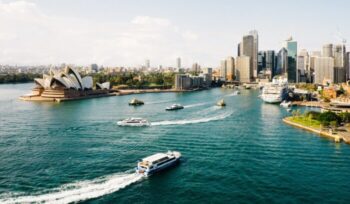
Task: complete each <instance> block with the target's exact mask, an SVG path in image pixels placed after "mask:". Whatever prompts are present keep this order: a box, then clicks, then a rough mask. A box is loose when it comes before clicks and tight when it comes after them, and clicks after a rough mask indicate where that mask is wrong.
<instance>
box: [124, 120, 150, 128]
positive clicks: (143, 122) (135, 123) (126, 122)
mask: <svg viewBox="0 0 350 204" xmlns="http://www.w3.org/2000/svg"><path fill="white" fill-rule="evenodd" d="M117 124H118V125H119V126H137V127H141V126H149V125H150V123H149V122H148V121H147V120H145V119H142V118H127V119H125V120H121V121H118V122H117Z"/></svg>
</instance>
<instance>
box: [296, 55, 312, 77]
mask: <svg viewBox="0 0 350 204" xmlns="http://www.w3.org/2000/svg"><path fill="white" fill-rule="evenodd" d="M297 70H298V72H297V74H298V75H297V77H298V82H307V81H308V80H307V79H308V75H309V74H310V70H309V53H308V52H307V50H305V49H302V50H301V51H300V52H299V54H298V58H297Z"/></svg>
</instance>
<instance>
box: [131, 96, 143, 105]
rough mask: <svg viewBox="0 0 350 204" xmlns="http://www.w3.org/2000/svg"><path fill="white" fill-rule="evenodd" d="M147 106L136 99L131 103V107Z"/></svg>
mask: <svg viewBox="0 0 350 204" xmlns="http://www.w3.org/2000/svg"><path fill="white" fill-rule="evenodd" d="M143 104H145V103H144V102H143V101H140V100H137V99H136V98H133V99H132V100H131V101H130V102H129V105H130V106H140V105H143Z"/></svg>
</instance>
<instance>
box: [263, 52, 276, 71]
mask: <svg viewBox="0 0 350 204" xmlns="http://www.w3.org/2000/svg"><path fill="white" fill-rule="evenodd" d="M265 58H266V67H265V70H266V71H270V73H271V74H272V77H273V76H274V75H275V72H276V69H275V51H274V50H268V51H266V57H265Z"/></svg>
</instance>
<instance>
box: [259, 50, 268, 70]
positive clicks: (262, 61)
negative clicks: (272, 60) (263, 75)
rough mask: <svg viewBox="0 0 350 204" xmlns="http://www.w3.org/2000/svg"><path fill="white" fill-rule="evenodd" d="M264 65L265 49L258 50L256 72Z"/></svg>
mask: <svg viewBox="0 0 350 204" xmlns="http://www.w3.org/2000/svg"><path fill="white" fill-rule="evenodd" d="M265 67H266V58H265V51H259V52H258V73H260V72H261V71H262V70H263V69H265Z"/></svg>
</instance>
